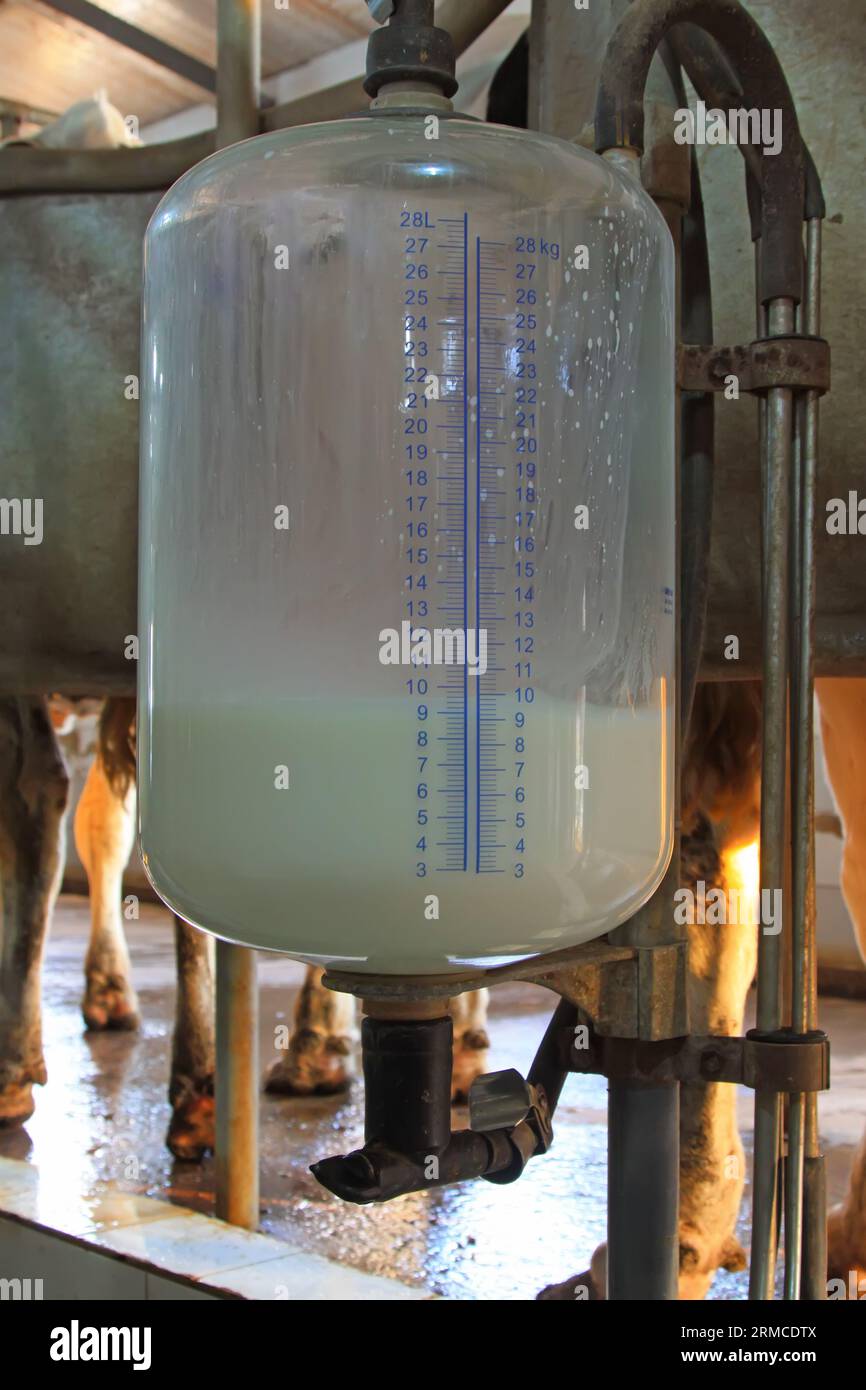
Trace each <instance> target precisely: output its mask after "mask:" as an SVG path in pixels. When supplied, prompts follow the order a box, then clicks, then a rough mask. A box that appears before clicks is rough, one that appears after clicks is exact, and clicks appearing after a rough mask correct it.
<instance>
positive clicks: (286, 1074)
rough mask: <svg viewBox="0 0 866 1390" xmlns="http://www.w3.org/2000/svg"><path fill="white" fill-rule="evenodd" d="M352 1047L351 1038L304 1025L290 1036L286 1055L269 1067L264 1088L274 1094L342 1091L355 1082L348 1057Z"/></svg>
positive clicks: (324, 1094)
mask: <svg viewBox="0 0 866 1390" xmlns="http://www.w3.org/2000/svg"><path fill="white" fill-rule="evenodd" d="M351 1051H352V1043H351V1040H350V1039H349V1038H341V1037H337V1036H335V1035H328V1034H325V1033H318V1032H317V1031H316V1030H315V1029H314V1028H303V1029H301V1031H300V1032H299V1033H295V1034H293V1035H292V1037H291V1038H290V1040H289V1050H288V1052H287V1053H286V1054H285V1056H284V1057H278V1058H277V1060H276V1061H275V1062H272V1063H271V1065H270V1066H269V1067H268V1069H267V1071H266V1073H265V1090H266V1091H267V1093H268V1095H271V1096H333V1095H339V1093H340V1092H341V1091H346V1090H348V1088H349V1086H350V1085H351V1084H352V1073H351V1068H350V1065H349V1063H348V1062H347V1060H346V1059H347V1057H349V1056H350V1054H351Z"/></svg>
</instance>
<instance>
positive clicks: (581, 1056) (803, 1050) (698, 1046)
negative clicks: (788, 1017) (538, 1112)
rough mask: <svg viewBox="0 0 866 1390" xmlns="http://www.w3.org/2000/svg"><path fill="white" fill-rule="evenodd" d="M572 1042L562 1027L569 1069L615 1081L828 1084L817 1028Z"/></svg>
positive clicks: (806, 1087)
mask: <svg viewBox="0 0 866 1390" xmlns="http://www.w3.org/2000/svg"><path fill="white" fill-rule="evenodd" d="M575 1041H576V1040H575V1037H574V1034H573V1033H572V1032H570V1031H569V1032H566V1031H565V1030H563V1033H562V1040H561V1042H562V1057H563V1061H564V1063H565V1064H566V1065H567V1066H568V1069H569V1071H574V1072H581V1073H595V1074H597V1075H601V1076H606V1077H608V1078H609V1079H614V1080H619V1081H646V1082H654V1081H655V1082H659V1083H662V1082H670V1081H685V1082H701V1081H702V1082H708V1081H720V1082H726V1083H729V1084H731V1085H741V1086H748V1087H750V1089H751V1090H753V1091H775V1092H786V1093H791V1094H796V1093H800V1094H802V1093H806V1092H810V1091H826V1090H827V1089H828V1087H829V1085H830V1042H829V1039H828V1038H827V1036H826V1034H825V1033H821V1032H817V1031H816V1032H813V1033H793V1032H792V1031H791V1030H790V1029H786V1028H781V1029H779V1030H778V1032H775V1033H759V1032H758V1031H757V1029H752V1030H751V1031H750V1032H749V1033H747V1034H746V1036H745V1037H742V1038H727V1037H713V1036H708V1037H695V1036H692V1037H683V1038H670V1039H666V1040H664V1041H661V1042H644V1041H642V1040H640V1039H634V1038H605V1037H602V1036H601V1035H600V1034H598V1033H594V1032H590V1034H589V1038H588V1043H587V1045H586V1046H585V1047H584V1046H581V1047H578V1046H576V1045H575Z"/></svg>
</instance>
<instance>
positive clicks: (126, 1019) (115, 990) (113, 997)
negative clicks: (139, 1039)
mask: <svg viewBox="0 0 866 1390" xmlns="http://www.w3.org/2000/svg"><path fill="white" fill-rule="evenodd" d="M81 1012H82V1014H83V1016H84V1022H85V1023H86V1025H87V1027H88V1028H89V1029H91V1030H92V1031H93V1032H95V1033H103V1032H106V1031H108V1030H109V1029H113V1030H117V1031H118V1032H126V1033H134V1032H135V1030H136V1029H137V1028H138V1026H139V1023H140V1021H141V1020H140V1017H139V1013H138V1000H137V998H136V996H135V990H134V989H133V988H132V986H131V985H129V984H127V982H126V981H125V980H120V979H116V978H114V979H113V978H110V977H106V976H104V975H100V976H95V977H94V978H91V979H89V980H88V982H87V989H86V991H85V994H84V999H83V1001H82V1005H81Z"/></svg>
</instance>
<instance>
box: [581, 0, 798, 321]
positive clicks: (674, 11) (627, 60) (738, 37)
mask: <svg viewBox="0 0 866 1390" xmlns="http://www.w3.org/2000/svg"><path fill="white" fill-rule="evenodd" d="M675 24H696V25H698V26H699V27H700V28H702V29H704V30H706V32H707V33H709V34H710V35H711V36H712V37H713V38H714V39H716V41H717V42H718V43H719V44H720V45H721V48H722V50H723V52H724V53H725V55H726V57H727V59H728V61H729V62H730V63H731V65H732V66H733V68H734V70H735V71H736V73H737V77H738V79H739V81H740V83H741V84H742V88H743V97H744V100H745V103H746V105H747V106H748V107H750V108H751V107H755V108H759V109H760V108H762V107H771V108H772V109H774V110H775V109H778V110H780V111H781V113H782V146H781V149H780V151H779V153H778V154H777V155H774V156H768V155H764V154H763V153H762V154H761V157H760V158H761V190H762V226H761V241H760V256H761V273H760V283H761V288H762V294H763V297H764V300H765V302H767V301H769V300H772V299H779V298H785V299H792V300H794V302H795V303H799V302H800V300H801V299H802V297H803V260H802V233H801V223H802V217H803V209H804V206H805V175H804V159H803V143H802V139H801V136H800V128H799V124H798V122H797V113H796V111H795V109H794V103H793V101H792V99H791V93H790V91H789V90H788V84H787V82H786V80H785V74H784V72H783V71H782V67H781V65H780V63H779V60H778V58H777V57H776V54H775V52H774V50H773V48H772V46H771V44H770V43H769V41H768V40H767V38H766V35H765V34H764V32H763V30H762V29H761V28H760V27H759V26H758V25H757V24H756V23H755V21H754V20H753V19H752V17H751V15H749V14H748V13H747V12H746V11H745V10H744V9H743V7H742V5H740V4H739V3H738V0H641V3H640V4H639V5H634V6H632V7H631V8H630V9H629V10H628V11H627V12H626V14H625V16H624V17H623V19H622V21H621V22H620V24H619V25H618V26H617V28H616V30H615V31H614V33H613V35H612V37H611V40H610V42H609V44H608V47H607V51H606V53H605V56H604V61H603V63H602V68H601V75H600V78H599V85H598V97H597V100H596V108H595V142H596V149H597V150H598V151H599V152H600V153H603V152H604V151H605V150H609V149H616V148H625V149H634V150H636V151H638V152H639V153H641V152H642V151H643V132H644V109H643V97H644V88H645V86H646V79H647V74H648V73H649V68H650V64H651V62H652V59H653V56H654V54H655V52H656V49H657V48H658V46H659V44H660V43H661V41H662V39H663V38H665V36H666V35H667V34H668V32H669V31H670V29H671V28H672V27H673V26H674V25H675Z"/></svg>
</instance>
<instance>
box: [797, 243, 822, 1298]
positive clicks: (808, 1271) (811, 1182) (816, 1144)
mask: <svg viewBox="0 0 866 1390" xmlns="http://www.w3.org/2000/svg"><path fill="white" fill-rule="evenodd" d="M803 331H804V332H805V333H811V334H819V333H820V332H821V219H820V218H818V217H815V218H811V219H810V220H809V222H808V223H807V224H806V305H805V314H804V317H803ZM818 401H819V397H818V395H817V392H815V391H808V392H807V393H806V397H805V400H804V402H803V414H802V442H801V455H802V461H803V462H802V468H803V492H802V503H801V506H802V518H803V530H802V544H803V552H802V553H803V561H802V565H801V573H802V578H803V589H802V597H801V611H802V613H803V614H804V615H805V617H806V619H807V620H808V622H809V624H810V627H812V626H813V625H814V611H815V556H814V545H815V539H814V526H815V514H816V484H817V475H818ZM812 636H813V634H812V632H810V633H809V647H808V653H807V654H808V659H809V660H808V670H807V671H806V672H805V673H804V681H805V682H806V684H805V685H804V687H803V689H804V690H807V691H808V714H809V730H808V735H807V734H806V731H803V738H804V741H805V739H806V737H807V736H808V756H807V758H806V759H805V760H804V763H803V767H804V769H805V773H804V785H803V789H802V793H801V796H802V804H801V807H800V813H799V814H800V818H801V820H802V823H803V824H804V825H805V826H807V827H808V829H807V830H806V831H805V832H804V862H803V865H802V875H803V899H804V908H803V963H802V976H803V980H802V984H801V986H800V988H801V990H802V994H803V997H804V1000H805V1009H804V1010H802V1011H799V1012H797V1013H796V1014H795V1019H803V1020H804V1026H805V1027H806V1028H809V1029H811V1028H817V1026H818V959H817V954H818V953H817V946H816V922H815V918H816V914H815V833H814V811H815V781H814V775H815V769H814V761H813V758H814V734H813V730H812V727H811V724H812V709H813V700H812V689H813V677H814V671H813V665H814V655H813V653H814V648H813V645H812ZM804 640H805V639H804ZM804 698H805V695H801V699H804ZM795 833H797V827H796V826H795ZM796 989H797V985H796V983H795V1007H796V1001H797V995H796ZM795 1026H796V1023H795ZM804 1109H805V1118H804V1131H805V1132H804V1146H805V1159H804V1175H803V1249H802V1286H801V1291H800V1296H801V1297H802V1298H806V1299H809V1300H812V1301H815V1300H820V1299H825V1298H826V1297H827V1182H826V1174H825V1171H824V1155H823V1154H822V1152H821V1142H820V1138H819V1135H818V1097H817V1095H816V1094H815V1093H814V1091H813V1092H811V1093H810V1094H809V1095H808V1096H807V1097H806V1101H805V1107H804Z"/></svg>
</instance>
